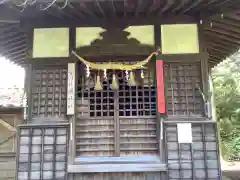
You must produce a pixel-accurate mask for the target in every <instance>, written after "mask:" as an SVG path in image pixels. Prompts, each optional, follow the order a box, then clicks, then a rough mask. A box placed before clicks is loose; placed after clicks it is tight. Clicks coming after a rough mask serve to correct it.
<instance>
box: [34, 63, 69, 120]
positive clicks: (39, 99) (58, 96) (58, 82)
mask: <svg viewBox="0 0 240 180" xmlns="http://www.w3.org/2000/svg"><path fill="white" fill-rule="evenodd" d="M32 74H33V81H32V83H33V91H32V99H33V103H32V106H33V107H32V111H33V112H32V115H33V117H39V116H44V117H49V116H65V114H66V88H67V69H66V67H58V68H56V67H52V68H51V67H49V68H44V69H36V70H33V73H32Z"/></svg>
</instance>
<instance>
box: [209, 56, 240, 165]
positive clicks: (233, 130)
mask: <svg viewBox="0 0 240 180" xmlns="http://www.w3.org/2000/svg"><path fill="white" fill-rule="evenodd" d="M213 82H214V93H215V94H214V95H215V104H216V111H217V118H218V123H219V127H220V139H221V152H222V156H223V158H224V159H226V160H240V53H236V54H235V55H233V56H232V57H231V58H230V59H228V60H226V61H225V62H223V63H222V64H220V65H219V66H218V67H216V68H215V69H214V70H213Z"/></svg>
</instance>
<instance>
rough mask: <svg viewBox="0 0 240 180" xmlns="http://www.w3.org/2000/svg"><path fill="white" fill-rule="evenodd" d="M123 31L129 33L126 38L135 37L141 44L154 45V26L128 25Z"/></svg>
mask: <svg viewBox="0 0 240 180" xmlns="http://www.w3.org/2000/svg"><path fill="white" fill-rule="evenodd" d="M125 31H127V32H129V33H131V34H130V35H129V36H128V38H129V39H130V38H135V39H137V40H138V41H139V42H140V43H141V44H146V45H154V26H151V25H147V26H129V27H128V28H126V29H125Z"/></svg>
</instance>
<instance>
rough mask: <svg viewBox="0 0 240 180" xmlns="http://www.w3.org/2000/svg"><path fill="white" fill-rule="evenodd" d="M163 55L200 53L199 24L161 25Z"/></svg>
mask: <svg viewBox="0 0 240 180" xmlns="http://www.w3.org/2000/svg"><path fill="white" fill-rule="evenodd" d="M161 39H162V53H163V54H184V53H199V40H198V28H197V24H171V25H161Z"/></svg>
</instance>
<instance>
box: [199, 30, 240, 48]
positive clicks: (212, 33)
mask: <svg viewBox="0 0 240 180" xmlns="http://www.w3.org/2000/svg"><path fill="white" fill-rule="evenodd" d="M204 34H208V35H210V36H212V38H218V39H219V40H220V39H222V40H224V41H227V42H229V43H232V44H236V45H237V46H240V41H238V40H237V41H236V40H235V39H234V38H229V37H227V36H225V35H223V34H221V33H220V34H219V33H214V32H211V31H205V32H204Z"/></svg>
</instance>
